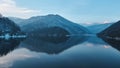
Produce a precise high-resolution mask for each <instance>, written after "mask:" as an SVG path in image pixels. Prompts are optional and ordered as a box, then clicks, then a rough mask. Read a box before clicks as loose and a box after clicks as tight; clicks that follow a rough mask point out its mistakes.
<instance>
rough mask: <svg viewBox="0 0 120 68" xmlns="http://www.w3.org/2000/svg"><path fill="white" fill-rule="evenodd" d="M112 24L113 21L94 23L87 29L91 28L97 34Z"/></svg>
mask: <svg viewBox="0 0 120 68" xmlns="http://www.w3.org/2000/svg"><path fill="white" fill-rule="evenodd" d="M112 24H113V23H105V24H94V25H90V26H87V29H89V30H90V31H91V32H92V33H94V34H96V33H99V32H101V31H103V30H105V29H106V28H108V27H109V26H111V25H112Z"/></svg>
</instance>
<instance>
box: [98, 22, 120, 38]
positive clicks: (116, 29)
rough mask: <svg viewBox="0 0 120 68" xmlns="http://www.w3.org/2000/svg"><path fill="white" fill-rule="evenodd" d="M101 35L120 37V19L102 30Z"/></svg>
mask: <svg viewBox="0 0 120 68" xmlns="http://www.w3.org/2000/svg"><path fill="white" fill-rule="evenodd" d="M98 35H99V36H100V37H112V38H115V37H120V21H118V22H116V23H114V24H113V25H111V26H110V27H108V28H106V29H105V30H103V31H102V32H100V33H98Z"/></svg>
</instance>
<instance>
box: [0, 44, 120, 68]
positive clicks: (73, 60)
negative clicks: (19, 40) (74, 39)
mask: <svg viewBox="0 0 120 68" xmlns="http://www.w3.org/2000/svg"><path fill="white" fill-rule="evenodd" d="M119 57H120V53H119V51H117V50H115V49H114V48H112V47H111V46H109V45H99V46H98V45H97V46H96V45H95V44H92V43H83V44H79V45H76V46H74V47H72V48H70V49H68V50H65V51H64V52H62V53H60V54H58V55H48V54H45V53H37V52H32V51H29V50H27V49H25V48H21V49H16V50H14V51H13V52H11V53H9V54H8V55H6V56H4V57H1V58H0V67H5V68H6V67H11V68H12V67H13V68H16V67H17V68H20V67H29V68H34V67H38V66H40V67H44V66H47V65H48V66H50V67H54V65H56V66H55V67H57V65H58V66H59V65H61V67H62V66H68V67H69V66H72V65H73V66H74V65H76V66H79V65H80V64H82V65H83V67H84V66H86V65H87V66H92V65H99V64H101V65H102V64H103V65H104V64H106V65H108V64H112V65H113V66H115V65H116V66H118V65H117V64H116V63H118V62H119V61H120V58H119ZM91 61H92V63H91ZM113 62H114V63H113ZM33 66H34V67H33ZM96 67H97V66H96Z"/></svg>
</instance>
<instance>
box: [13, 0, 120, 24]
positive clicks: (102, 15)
mask: <svg viewBox="0 0 120 68" xmlns="http://www.w3.org/2000/svg"><path fill="white" fill-rule="evenodd" d="M12 1H14V2H15V3H16V5H17V6H19V7H22V8H27V9H30V10H35V11H39V12H37V14H35V13H34V14H31V15H29V16H35V15H46V14H59V15H61V16H63V17H65V18H67V19H69V20H71V21H73V22H77V23H88V24H91V23H94V22H101V23H106V22H111V21H118V20H120V9H119V7H120V0H12ZM18 17H19V16H18Z"/></svg>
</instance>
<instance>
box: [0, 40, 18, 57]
mask: <svg viewBox="0 0 120 68" xmlns="http://www.w3.org/2000/svg"><path fill="white" fill-rule="evenodd" d="M19 43H20V42H19V41H17V40H9V41H5V40H2V41H0V56H3V55H6V54H8V53H9V52H11V51H12V50H14V49H15V48H16V47H17V46H18V45H19Z"/></svg>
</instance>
